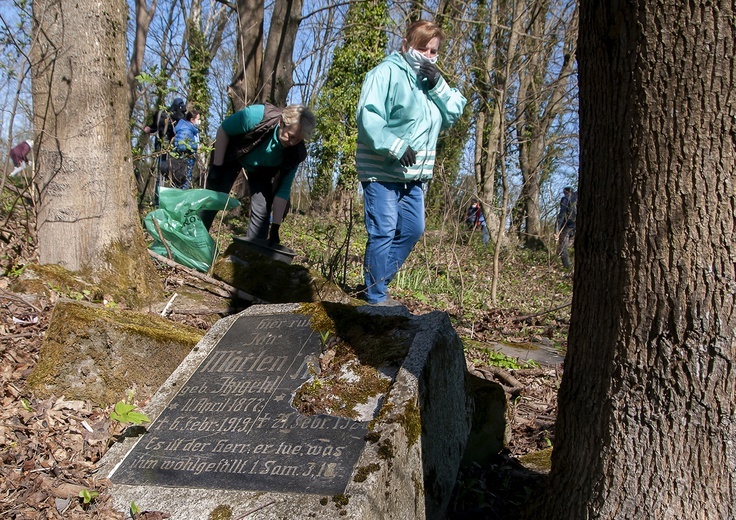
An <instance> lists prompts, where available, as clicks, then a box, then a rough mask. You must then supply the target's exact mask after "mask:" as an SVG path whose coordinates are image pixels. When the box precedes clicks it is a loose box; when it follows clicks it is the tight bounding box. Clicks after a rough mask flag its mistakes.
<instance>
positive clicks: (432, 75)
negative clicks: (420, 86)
mask: <svg viewBox="0 0 736 520" xmlns="http://www.w3.org/2000/svg"><path fill="white" fill-rule="evenodd" d="M419 75H420V76H424V77H425V78H427V88H428V89H429V90H432V89H433V88H434V87H435V86H436V85H437V82H438V81H439V80H440V69H438V68H437V65H435V64H434V63H430V62H428V61H423V62H422V64H421V65H420V66H419Z"/></svg>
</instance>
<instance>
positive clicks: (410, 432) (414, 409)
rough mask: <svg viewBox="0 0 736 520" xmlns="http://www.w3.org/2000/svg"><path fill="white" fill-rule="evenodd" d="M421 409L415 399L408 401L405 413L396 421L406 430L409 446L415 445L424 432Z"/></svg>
mask: <svg viewBox="0 0 736 520" xmlns="http://www.w3.org/2000/svg"><path fill="white" fill-rule="evenodd" d="M420 413H421V410H420V409H419V407H418V406H417V404H416V403H415V402H414V400H411V401H409V402H408V403H406V407H405V408H404V413H403V414H401V415H400V416H399V417H398V419H397V420H396V422H398V423H399V424H400V425H401V426H402V427H403V428H404V431H405V432H406V438H407V441H408V443H409V446H410V447H411V446H413V445H414V443H415V442H417V440H418V439H419V436H420V435H421V434H422V419H421V416H420Z"/></svg>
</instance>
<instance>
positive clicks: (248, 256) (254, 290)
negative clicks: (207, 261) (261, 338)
mask: <svg viewBox="0 0 736 520" xmlns="http://www.w3.org/2000/svg"><path fill="white" fill-rule="evenodd" d="M212 275H213V276H214V277H215V278H217V279H219V280H222V281H224V282H226V283H228V284H230V285H232V286H233V287H237V288H238V289H240V290H242V291H244V292H246V293H248V294H251V295H253V296H255V297H257V298H260V299H262V300H264V301H267V302H269V303H294V302H309V301H313V300H315V299H316V295H315V293H314V287H313V285H312V276H311V274H310V272H309V270H308V269H307V268H305V267H303V266H300V265H296V264H287V263H285V262H279V261H275V260H272V259H270V258H267V257H265V256H263V255H261V254H259V253H256V252H253V251H251V250H250V249H248V248H247V247H246V246H244V245H242V244H240V243H238V242H233V243H232V244H230V246H229V247H228V248H227V249H226V250H225V253H223V255H222V256H220V257H219V258H217V259H216V260H215V264H214V266H213V270H212Z"/></svg>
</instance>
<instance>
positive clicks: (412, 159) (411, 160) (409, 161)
mask: <svg viewBox="0 0 736 520" xmlns="http://www.w3.org/2000/svg"><path fill="white" fill-rule="evenodd" d="M399 162H400V163H401V166H404V167H407V166H414V165H415V164H416V163H417V153H416V152H415V151H414V150H412V148H411V146H407V147H406V151H405V152H404V155H402V156H401V159H399Z"/></svg>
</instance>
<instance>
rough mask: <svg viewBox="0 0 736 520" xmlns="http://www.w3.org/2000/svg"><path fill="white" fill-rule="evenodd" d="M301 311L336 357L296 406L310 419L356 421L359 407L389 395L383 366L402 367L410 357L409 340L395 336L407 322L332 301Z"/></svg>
mask: <svg viewBox="0 0 736 520" xmlns="http://www.w3.org/2000/svg"><path fill="white" fill-rule="evenodd" d="M299 312H300V313H301V314H305V315H307V316H309V317H310V325H311V327H312V329H313V330H315V331H316V332H317V333H319V334H320V337H321V338H322V341H323V343H324V345H323V348H327V345H329V348H330V349H332V350H334V358H332V360H331V361H330V363H329V365H328V366H326V367H323V371H322V373H321V374H319V377H318V378H314V379H312V380H311V381H310V382H308V383H306V384H304V385H302V386H301V387H300V389H299V390H297V392H296V393H295V396H294V400H293V404H294V406H295V407H296V408H297V409H298V410H299V411H300V412H301V413H303V414H305V415H313V414H318V413H325V414H328V415H334V416H338V417H346V418H350V419H355V418H357V416H358V412H357V410H356V407H358V406H359V405H361V404H365V403H367V402H368V401H369V399H371V398H373V397H376V396H380V395H384V394H385V393H386V392H388V389H389V387H390V385H391V380H390V379H389V378H387V377H386V376H383V375H382V374H381V373H380V372H379V368H382V367H387V366H394V367H398V366H399V365H400V364H401V362H402V361H403V359H404V357H405V356H406V353H407V352H408V344H407V342H406V341H405V340H404V339H401V338H399V337H398V336H399V335H398V334H396V335H395V336H393V337H392V335H391V332H398V331H400V330H401V329H402V327H404V326H405V325H406V324H407V323H408V319H407V318H406V317H404V316H387V317H383V316H375V315H367V314H365V313H361V312H359V311H358V310H357V309H356V308H355V307H354V306H350V305H345V304H339V303H330V302H318V303H305V304H303V305H302V306H301V308H300V310H299ZM346 372H349V373H350V377H349V378H347V377H346Z"/></svg>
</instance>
